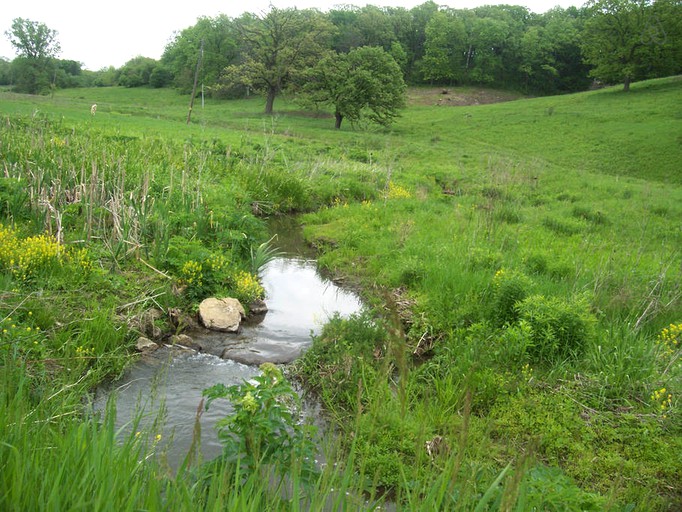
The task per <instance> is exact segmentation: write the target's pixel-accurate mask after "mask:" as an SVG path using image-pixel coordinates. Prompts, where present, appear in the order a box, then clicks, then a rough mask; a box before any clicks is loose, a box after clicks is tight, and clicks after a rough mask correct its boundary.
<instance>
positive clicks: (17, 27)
mask: <svg viewBox="0 0 682 512" xmlns="http://www.w3.org/2000/svg"><path fill="white" fill-rule="evenodd" d="M5 35H6V36H7V38H8V39H9V42H10V43H11V44H12V46H14V48H15V49H16V51H17V52H18V53H19V54H20V55H22V56H23V57H26V58H28V59H31V60H42V59H48V58H50V57H56V56H57V55H58V54H59V52H60V51H61V48H60V46H59V42H58V41H57V31H56V30H52V29H50V28H49V27H48V26H47V25H45V24H44V23H40V22H37V21H31V20H28V19H25V18H14V19H13V20H12V28H11V29H10V30H8V31H6V32H5Z"/></svg>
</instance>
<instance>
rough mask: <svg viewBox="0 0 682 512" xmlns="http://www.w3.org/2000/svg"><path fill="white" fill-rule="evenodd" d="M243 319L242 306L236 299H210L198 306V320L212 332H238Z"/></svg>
mask: <svg viewBox="0 0 682 512" xmlns="http://www.w3.org/2000/svg"><path fill="white" fill-rule="evenodd" d="M245 317H246V312H245V311H244V306H242V305H241V303H240V302H239V301H238V300H237V299H232V298H229V297H228V298H224V299H217V298H215V297H211V298H209V299H205V300H203V301H202V302H201V304H199V320H200V321H201V323H202V325H203V326H204V327H206V328H207V329H211V330H213V331H220V332H238V331H239V326H240V324H241V321H242V319H244V318H245Z"/></svg>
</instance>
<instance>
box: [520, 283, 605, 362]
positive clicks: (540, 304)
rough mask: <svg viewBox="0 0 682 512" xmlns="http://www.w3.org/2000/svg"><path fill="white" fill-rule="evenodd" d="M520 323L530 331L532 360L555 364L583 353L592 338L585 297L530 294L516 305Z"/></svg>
mask: <svg viewBox="0 0 682 512" xmlns="http://www.w3.org/2000/svg"><path fill="white" fill-rule="evenodd" d="M515 310H516V312H517V314H518V317H519V319H520V320H523V321H524V322H526V323H527V324H528V325H529V326H530V329H531V338H532V345H531V346H530V347H529V354H530V355H531V357H532V358H533V359H534V360H535V361H554V360H556V359H558V358H564V357H566V356H575V355H578V354H580V353H581V352H582V350H583V348H584V347H585V346H586V345H587V342H588V341H589V340H590V338H591V336H592V335H593V330H594V325H595V323H596V318H595V317H594V315H592V313H590V310H589V304H588V303H587V301H586V300H585V299H584V298H582V297H581V298H577V299H571V300H562V299H559V298H557V297H545V296H544V295H532V296H530V297H528V298H526V299H524V300H522V301H519V302H518V303H517V304H516V307H515Z"/></svg>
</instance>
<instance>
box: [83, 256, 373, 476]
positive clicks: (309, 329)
mask: <svg viewBox="0 0 682 512" xmlns="http://www.w3.org/2000/svg"><path fill="white" fill-rule="evenodd" d="M261 277H262V283H263V286H264V288H265V291H266V302H267V304H268V308H269V311H268V313H267V314H266V315H265V318H264V319H263V321H262V322H261V323H260V324H258V325H255V326H251V327H245V328H244V329H243V331H242V332H241V333H240V334H239V335H238V336H235V335H229V334H225V333H220V334H217V333H214V334H210V335H208V334H205V335H206V336H214V337H220V338H221V339H226V340H228V341H229V342H230V343H233V344H234V342H235V341H239V342H240V343H239V346H238V348H229V349H226V350H225V351H224V353H223V357H228V358H230V357H234V358H236V359H239V360H241V361H247V362H248V361H252V360H253V361H254V363H255V364H254V365H247V364H242V363H240V362H237V361H234V360H229V359H228V360H226V359H221V358H219V357H217V356H216V355H210V354H206V353H196V352H189V353H188V352H185V353H178V352H175V351H171V350H169V349H163V350H160V351H158V352H157V353H155V354H154V355H153V356H151V357H149V356H148V357H145V358H144V359H142V360H141V361H139V362H138V363H137V364H135V365H133V367H132V368H130V369H129V370H128V371H127V372H126V374H125V375H124V377H123V379H121V380H120V381H118V382H116V383H114V385H113V386H112V387H111V388H109V389H107V390H103V391H101V392H100V394H99V397H98V399H97V401H96V407H97V408H99V409H102V408H103V407H104V404H105V403H106V399H107V397H108V395H109V394H110V393H111V392H114V391H115V392H116V396H117V424H118V426H119V427H123V426H125V425H127V424H129V423H130V422H131V420H132V419H133V418H134V417H135V414H136V413H137V412H138V411H142V413H143V424H145V425H151V424H153V422H154V420H155V417H156V416H158V411H159V407H160V406H161V405H162V404H163V405H164V407H165V412H164V420H165V421H164V427H163V433H162V436H163V439H165V440H168V439H170V438H171V437H172V439H173V442H172V443H170V444H169V443H167V442H166V443H163V444H162V445H161V446H160V447H162V448H163V449H165V450H166V454H167V459H168V463H169V465H170V466H171V467H174V468H176V467H178V465H179V464H180V463H181V461H182V459H183V458H184V456H185V455H186V454H187V451H188V449H189V447H190V445H191V442H192V435H193V430H194V423H195V418H196V413H197V407H198V406H199V404H200V402H201V393H202V390H203V389H205V388H208V387H210V386H212V385H213V384H216V383H219V382H222V383H224V384H226V385H231V384H238V383H241V382H242V381H243V380H244V379H249V378H251V377H253V376H254V375H256V374H257V372H258V366H256V364H258V362H260V361H261V360H262V359H263V358H265V360H274V361H277V362H280V361H282V360H291V359H292V358H294V357H296V356H297V355H298V354H300V352H301V351H303V350H304V349H305V348H306V347H307V346H309V345H310V343H311V336H310V335H311V333H317V332H319V330H320V329H321V327H322V325H323V324H324V323H325V321H326V320H327V319H328V318H329V317H331V316H332V315H333V314H334V313H337V312H338V313H339V314H341V315H342V316H348V315H350V314H352V313H355V312H357V311H359V310H360V309H361V303H360V300H359V298H358V297H357V296H356V295H355V294H353V293H351V292H349V291H346V290H343V289H341V288H339V287H338V286H336V285H335V284H334V283H332V282H331V281H329V280H327V279H325V278H323V277H322V276H320V274H319V273H318V271H317V268H316V266H315V262H314V261H312V260H308V259H299V258H277V259H275V260H273V261H271V262H270V263H269V264H268V265H266V267H265V268H264V269H263V271H262V276H261ZM230 336H231V338H229V337H230ZM268 358H269V359H268ZM220 402H225V401H220ZM230 411H231V408H230V406H229V404H225V403H218V402H215V403H214V404H213V405H212V407H211V409H210V410H209V411H207V412H206V411H205V412H204V413H203V415H202V417H201V428H202V438H201V451H202V454H203V456H204V459H210V458H212V457H215V456H216V455H218V454H219V453H220V446H219V444H218V440H217V436H216V433H215V429H214V425H215V422H216V421H217V420H218V419H220V418H222V417H224V416H225V415H226V414H228V413H229V412H230ZM128 428H132V427H131V426H129V427H128Z"/></svg>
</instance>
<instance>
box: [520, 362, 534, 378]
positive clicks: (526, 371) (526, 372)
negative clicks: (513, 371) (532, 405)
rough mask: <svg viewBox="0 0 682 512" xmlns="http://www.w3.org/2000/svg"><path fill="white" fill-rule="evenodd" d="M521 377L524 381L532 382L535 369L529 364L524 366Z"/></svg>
mask: <svg viewBox="0 0 682 512" xmlns="http://www.w3.org/2000/svg"><path fill="white" fill-rule="evenodd" d="M521 375H522V376H523V380H525V381H527V382H530V381H531V379H532V378H533V368H531V366H530V365H529V364H528V363H526V364H524V365H523V368H521Z"/></svg>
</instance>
